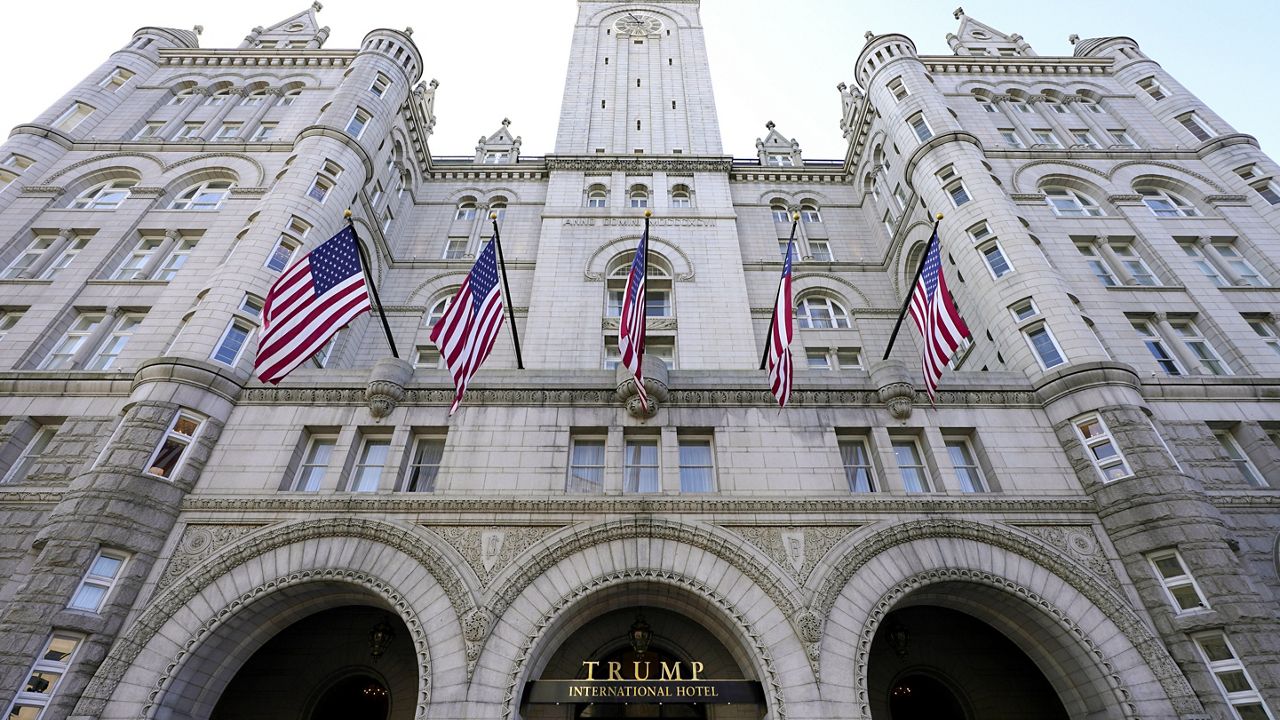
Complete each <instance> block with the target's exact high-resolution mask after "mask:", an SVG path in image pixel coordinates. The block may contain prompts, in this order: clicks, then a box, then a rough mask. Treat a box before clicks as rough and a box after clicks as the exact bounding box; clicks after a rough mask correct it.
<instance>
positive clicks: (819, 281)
mask: <svg viewBox="0 0 1280 720" xmlns="http://www.w3.org/2000/svg"><path fill="white" fill-rule="evenodd" d="M809 280H813V281H814V282H812V283H806V282H805V281H809ZM794 282H795V288H796V289H795V294H796V295H797V296H799V295H800V294H801V293H804V292H807V291H816V290H820V289H823V288H826V289H832V286H833V285H839V286H840V287H842V288H845V289H847V290H848V291H849V293H852V296H850V295H848V294H847V293H845V296H846V297H850V298H853V297H856V298H857V299H858V301H859V302H860V303H861V305H860V306H854V304H853V303H849V306H850V307H849V309H851V310H852V309H854V307H863V308H869V307H871V299H870V298H868V297H867V294H866V293H864V292H862V290H860V289H858V286H857V285H854V284H853V283H852V282H850V281H849V280H848V279H846V278H843V277H840V276H839V275H833V274H829V273H816V272H807V273H800V274H798V275H796V276H795V280H794Z"/></svg>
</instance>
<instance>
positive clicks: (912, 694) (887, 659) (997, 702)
mask: <svg viewBox="0 0 1280 720" xmlns="http://www.w3.org/2000/svg"><path fill="white" fill-rule="evenodd" d="M868 675H869V677H868V691H869V693H870V702H871V715H872V717H874V718H877V720H879V719H880V718H884V719H885V720H981V719H982V718H997V717H998V718H1002V719H1005V720H1066V719H1067V718H1068V717H1069V715H1068V713H1067V710H1066V709H1065V707H1064V706H1063V703H1062V700H1061V699H1060V698H1059V697H1058V693H1057V691H1056V690H1055V689H1054V686H1053V685H1052V684H1051V683H1050V682H1049V681H1048V679H1046V677H1045V675H1044V673H1043V672H1042V671H1041V669H1040V668H1038V667H1037V666H1036V664H1035V663H1034V662H1033V661H1032V660H1031V658H1030V657H1028V655H1027V653H1026V652H1023V650H1022V649H1021V648H1020V647H1019V646H1018V645H1017V644H1016V643H1014V642H1013V641H1012V640H1011V639H1009V638H1008V637H1006V636H1005V635H1004V634H1002V633H1001V632H999V631H998V630H996V629H995V628H993V627H992V626H991V625H988V624H987V623H986V622H983V621H982V620H979V619H978V618H976V617H974V616H973V615H970V614H968V613H966V612H961V611H959V610H954V609H949V608H947V607H941V606H938V605H934V604H923V603H921V604H908V606H907V607H901V606H900V607H899V608H898V609H896V610H894V611H893V612H891V613H889V614H888V615H887V616H886V617H885V619H884V621H883V622H882V623H881V624H880V627H879V629H878V630H877V631H876V635H875V640H874V641H873V642H872V645H871V656H870V667H869V672H868Z"/></svg>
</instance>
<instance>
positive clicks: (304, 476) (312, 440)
mask: <svg viewBox="0 0 1280 720" xmlns="http://www.w3.org/2000/svg"><path fill="white" fill-rule="evenodd" d="M337 443H338V438H337V436H336V435H311V436H310V437H309V438H308V439H307V447H306V449H305V450H304V451H303V453H302V462H301V463H300V464H299V465H298V473H297V475H295V476H294V478H293V486H292V487H291V489H292V490H294V491H296V492H316V491H318V490H319V489H320V484H321V483H322V482H323V481H324V475H325V472H327V471H328V469H329V460H330V458H332V457H333V448H334V446H335V445H337Z"/></svg>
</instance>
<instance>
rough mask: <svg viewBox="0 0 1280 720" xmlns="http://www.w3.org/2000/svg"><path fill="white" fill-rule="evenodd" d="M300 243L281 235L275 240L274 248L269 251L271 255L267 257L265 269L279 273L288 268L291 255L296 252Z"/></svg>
mask: <svg viewBox="0 0 1280 720" xmlns="http://www.w3.org/2000/svg"><path fill="white" fill-rule="evenodd" d="M300 246H301V245H300V243H299V242H298V241H297V240H295V239H293V238H292V237H289V236H288V235H285V234H282V235H281V236H280V237H279V238H278V239H277V240H276V246H275V247H274V248H272V249H271V254H270V255H268V256H267V263H266V266H267V269H268V270H271V271H272V272H280V271H281V270H284V269H285V268H286V267H288V266H289V261H290V260H292V259H293V254H294V253H296V252H297V251H298V248H299V247H300Z"/></svg>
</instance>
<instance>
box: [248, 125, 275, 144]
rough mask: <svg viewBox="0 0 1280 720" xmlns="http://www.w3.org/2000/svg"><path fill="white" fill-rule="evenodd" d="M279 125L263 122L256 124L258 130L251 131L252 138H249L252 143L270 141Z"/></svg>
mask: <svg viewBox="0 0 1280 720" xmlns="http://www.w3.org/2000/svg"><path fill="white" fill-rule="evenodd" d="M279 125H280V123H273V122H264V123H259V124H258V129H257V130H254V131H253V137H251V138H249V139H250V140H252V141H254V142H265V141H267V140H271V139H272V137H273V136H274V135H275V134H276V128H277V127H279Z"/></svg>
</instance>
